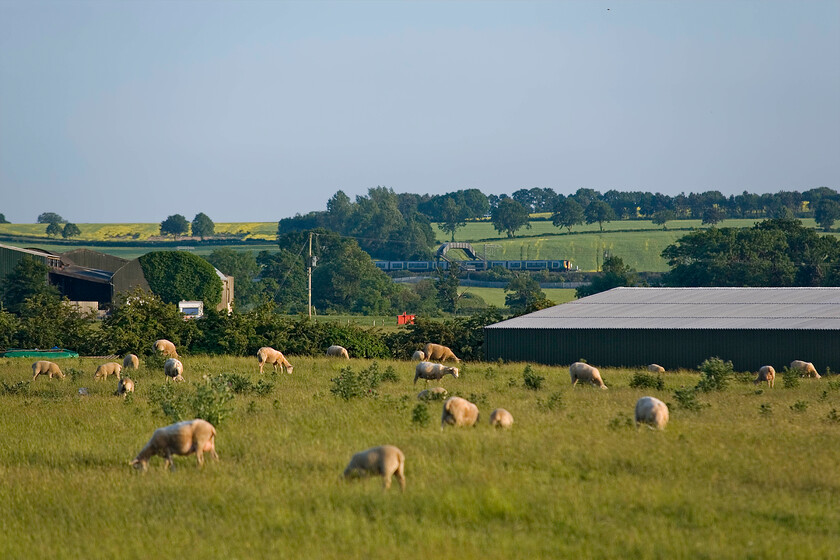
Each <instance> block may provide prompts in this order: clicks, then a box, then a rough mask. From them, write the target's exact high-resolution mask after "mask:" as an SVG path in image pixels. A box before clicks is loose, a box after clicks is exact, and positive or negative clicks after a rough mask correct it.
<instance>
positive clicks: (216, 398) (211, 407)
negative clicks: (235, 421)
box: [190, 375, 234, 427]
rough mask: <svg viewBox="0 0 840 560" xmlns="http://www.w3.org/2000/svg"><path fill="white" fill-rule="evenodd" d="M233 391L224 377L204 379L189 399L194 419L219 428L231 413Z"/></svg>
mask: <svg viewBox="0 0 840 560" xmlns="http://www.w3.org/2000/svg"><path fill="white" fill-rule="evenodd" d="M233 398H234V396H233V391H232V390H231V388H230V385H228V382H227V380H226V379H225V376H224V375H217V376H215V377H205V379H204V383H201V384H200V385H198V387H196V389H195V394H194V395H192V398H191V399H190V404H191V405H192V409H193V412H194V413H195V414H194V418H203V419H204V420H207V421H208V422H210V423H211V424H213V425H214V426H216V427H219V426H220V425H221V424H222V423H223V422H224V421H225V419H226V418H227V417H228V416H230V414H231V413H232V412H233Z"/></svg>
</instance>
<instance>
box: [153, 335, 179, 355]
mask: <svg viewBox="0 0 840 560" xmlns="http://www.w3.org/2000/svg"><path fill="white" fill-rule="evenodd" d="M152 348H153V349H154V351H155V352H158V353H159V354H162V355H163V356H165V357H167V358H177V357H178V351H177V350H175V345H174V344H172V343H171V342H170V341H168V340H166V339H165V338H161V339H160V340H156V341H155V343H154V345H153V346H152Z"/></svg>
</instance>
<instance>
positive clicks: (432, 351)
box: [423, 342, 461, 362]
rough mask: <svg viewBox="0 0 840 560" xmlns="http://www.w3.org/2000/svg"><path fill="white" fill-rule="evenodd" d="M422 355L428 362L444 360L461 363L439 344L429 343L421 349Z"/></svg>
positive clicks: (446, 348)
mask: <svg viewBox="0 0 840 560" xmlns="http://www.w3.org/2000/svg"><path fill="white" fill-rule="evenodd" d="M423 354H424V355H425V358H424V359H425V360H428V361H430V362H431V361H435V362H445V361H446V360H455V361H456V362H460V361H461V360H460V359H459V358H458V357H457V356H456V355H455V354H454V353H453V352H452V350H450V349H449V348H448V347H446V346H442V345H440V344H432V343H431V342H430V343H428V344H426V346H424V347H423Z"/></svg>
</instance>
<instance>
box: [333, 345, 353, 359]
mask: <svg viewBox="0 0 840 560" xmlns="http://www.w3.org/2000/svg"><path fill="white" fill-rule="evenodd" d="M327 357H328V358H344V359H345V360H349V359H350V353H349V352H347V348H345V347H344V346H330V347H329V348H327Z"/></svg>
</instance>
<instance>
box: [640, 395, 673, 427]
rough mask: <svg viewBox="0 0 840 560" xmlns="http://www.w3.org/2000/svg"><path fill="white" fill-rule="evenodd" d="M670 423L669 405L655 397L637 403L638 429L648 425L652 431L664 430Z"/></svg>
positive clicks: (645, 398)
mask: <svg viewBox="0 0 840 560" xmlns="http://www.w3.org/2000/svg"><path fill="white" fill-rule="evenodd" d="M667 423H668V405H666V404H665V403H664V402H662V401H660V400H659V399H657V398H654V397H642V398H640V399H639V400H638V401H636V428H638V427H639V425H640V424H647V425H648V427H650V428H651V429H656V430H664V429H665V425H666V424H667Z"/></svg>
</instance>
